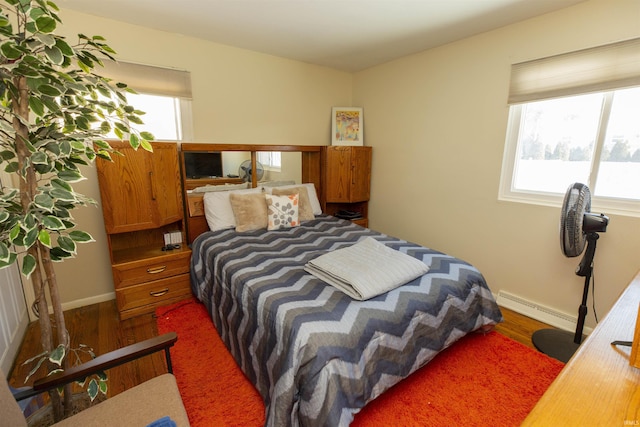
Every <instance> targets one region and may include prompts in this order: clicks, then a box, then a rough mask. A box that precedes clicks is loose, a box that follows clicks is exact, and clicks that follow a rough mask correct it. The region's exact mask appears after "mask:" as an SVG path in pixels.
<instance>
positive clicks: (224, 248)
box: [191, 215, 502, 427]
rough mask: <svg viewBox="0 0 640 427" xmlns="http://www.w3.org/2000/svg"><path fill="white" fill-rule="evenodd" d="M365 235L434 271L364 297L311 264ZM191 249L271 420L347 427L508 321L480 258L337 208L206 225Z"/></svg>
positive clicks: (221, 327) (217, 315)
mask: <svg viewBox="0 0 640 427" xmlns="http://www.w3.org/2000/svg"><path fill="white" fill-rule="evenodd" d="M367 237H373V238H375V239H376V240H378V241H379V242H382V243H384V244H385V245H386V246H388V247H390V248H393V249H395V250H398V251H400V252H402V253H405V254H408V255H410V256H412V257H414V258H417V259H419V260H421V261H422V262H424V263H425V264H426V265H428V266H429V269H428V272H427V273H426V274H424V275H422V276H420V277H418V278H417V279H415V280H413V281H411V282H409V283H407V284H405V285H403V286H399V287H397V288H395V289H393V290H391V291H389V292H386V293H384V294H381V295H378V296H376V297H373V298H371V299H368V300H365V301H359V300H356V299H352V298H351V297H349V296H348V295H347V294H345V293H343V292H341V291H340V290H338V289H337V288H335V287H333V286H331V285H329V284H327V283H325V282H323V281H321V280H320V279H318V278H316V277H315V276H313V275H311V274H309V273H308V272H306V271H305V269H304V266H305V264H306V263H307V262H309V261H310V260H313V259H315V258H317V257H319V256H321V255H323V254H326V253H328V252H330V251H334V250H337V249H340V248H345V247H348V246H350V245H354V244H355V243H357V242H359V241H361V240H363V239H366V238H367ZM192 249H193V256H192V261H191V262H192V265H191V278H192V280H191V282H192V285H191V286H192V289H193V293H194V294H195V295H196V296H197V298H198V299H199V300H200V301H201V302H202V303H204V304H205V305H206V307H207V309H208V311H209V313H210V315H211V318H212V320H213V323H214V324H215V327H216V329H217V330H218V333H219V334H220V336H221V337H222V340H223V341H224V343H225V344H226V346H227V348H228V349H229V351H230V353H231V354H232V355H233V357H234V358H235V360H236V361H237V363H238V365H239V366H240V367H241V369H242V371H243V372H244V373H245V375H246V376H247V377H248V378H249V379H250V380H251V381H252V383H253V384H254V385H255V387H256V389H257V390H258V392H259V393H260V395H261V396H262V398H263V400H264V403H265V408H266V425H267V426H274V427H276V426H277V427H281V426H347V425H349V424H350V423H351V421H352V420H353V417H354V415H355V414H356V413H357V412H358V411H360V410H361V409H362V408H363V407H364V406H365V405H366V404H367V403H368V402H370V401H371V400H373V399H375V398H376V397H377V396H379V395H380V394H381V393H383V392H384V391H385V390H387V389H389V388H390V387H391V386H393V385H394V384H396V383H398V382H399V381H401V380H402V379H403V378H406V377H407V376H409V375H410V374H411V373H412V372H414V371H416V370H417V369H418V368H420V367H422V366H424V365H425V364H427V363H428V362H429V361H430V360H431V359H433V357H434V356H435V355H436V354H438V353H439V352H440V351H442V350H444V349H445V348H447V347H448V346H450V345H451V344H453V343H454V342H455V341H457V340H458V339H459V338H461V337H462V336H464V335H465V334H467V333H470V332H472V331H477V330H487V329H490V328H492V327H493V326H494V325H495V324H496V323H498V322H500V321H502V315H501V313H500V310H499V308H498V306H497V305H496V303H495V300H494V299H493V296H492V294H491V292H490V290H489V288H488V287H487V284H486V282H485V279H484V278H483V276H482V275H481V274H480V272H479V271H478V270H477V269H475V268H474V267H473V266H471V265H469V264H468V263H466V262H464V261H462V260H460V259H457V258H455V257H452V256H449V255H446V254H443V253H441V252H438V251H435V250H432V249H428V248H425V247H422V246H419V245H416V244H413V243H409V242H406V241H402V240H398V239H396V238H393V237H390V236H387V235H384V234H380V233H377V232H375V231H372V230H369V229H366V228H362V227H360V226H357V225H354V224H352V223H351V222H350V221H346V220H340V219H337V218H334V217H331V216H327V215H321V216H318V217H316V219H315V220H310V221H305V222H303V223H302V224H301V225H300V226H299V227H295V228H289V229H282V230H276V231H266V230H257V231H250V232H245V233H238V232H236V231H235V230H234V229H227V230H219V231H216V232H211V231H210V232H206V233H204V234H202V235H200V236H199V237H198V238H197V239H196V240H195V241H194V242H193V245H192Z"/></svg>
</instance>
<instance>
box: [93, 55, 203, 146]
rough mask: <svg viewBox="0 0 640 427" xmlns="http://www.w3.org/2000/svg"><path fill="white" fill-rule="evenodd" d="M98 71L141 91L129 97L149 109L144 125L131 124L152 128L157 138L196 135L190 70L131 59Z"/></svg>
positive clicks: (133, 101)
mask: <svg viewBox="0 0 640 427" xmlns="http://www.w3.org/2000/svg"><path fill="white" fill-rule="evenodd" d="M97 72H98V74H100V75H102V76H104V77H108V78H111V79H113V80H114V81H120V82H125V83H126V84H127V85H128V86H129V87H131V88H133V89H134V90H135V91H136V92H138V93H137V94H127V101H128V103H129V104H130V105H132V106H134V107H135V108H136V109H137V110H141V111H144V112H145V114H144V115H143V116H142V117H141V118H142V121H143V122H144V125H136V124H132V125H131V127H133V128H136V129H138V130H145V131H148V132H151V133H152V134H153V136H154V137H155V139H156V140H157V141H184V140H191V139H193V130H192V125H191V123H192V119H191V77H190V73H189V72H187V71H182V70H174V69H170V68H162V67H153V66H148V65H141V64H133V63H128V62H117V63H114V62H105V67H104V69H103V70H97ZM110 136H115V135H110Z"/></svg>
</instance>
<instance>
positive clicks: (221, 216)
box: [202, 188, 262, 231]
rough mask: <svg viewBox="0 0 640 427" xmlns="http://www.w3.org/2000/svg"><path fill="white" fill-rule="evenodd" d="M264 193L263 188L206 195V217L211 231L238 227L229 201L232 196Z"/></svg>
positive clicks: (204, 201)
mask: <svg viewBox="0 0 640 427" xmlns="http://www.w3.org/2000/svg"><path fill="white" fill-rule="evenodd" d="M250 193H262V189H261V188H250V189H248V190H234V191H217V192H211V193H204V196H203V198H202V199H203V203H204V216H205V218H206V219H207V224H208V225H209V229H210V230H211V231H217V230H224V229H226V228H233V227H235V226H236V220H235V217H234V215H233V209H232V208H231V202H230V201H229V195H230V194H250Z"/></svg>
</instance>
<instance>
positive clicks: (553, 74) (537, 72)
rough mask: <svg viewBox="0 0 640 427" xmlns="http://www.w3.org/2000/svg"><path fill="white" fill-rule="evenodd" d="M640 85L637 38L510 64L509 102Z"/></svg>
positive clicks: (514, 102)
mask: <svg viewBox="0 0 640 427" xmlns="http://www.w3.org/2000/svg"><path fill="white" fill-rule="evenodd" d="M632 86H640V39H631V40H626V41H622V42H618V43H612V44H608V45H604V46H598V47H594V48H589V49H584V50H579V51H576V52H570V53H564V54H560V55H555V56H550V57H547V58H541V59H536V60H533V61H527V62H521V63H518V64H514V65H512V66H511V85H510V88H509V101H508V102H509V104H519V103H523V102H530V101H536V100H541V99H549V98H557V97H563V96H571V95H577V94H585V93H590V92H603V91H607V90H612V89H619V88H625V87H632Z"/></svg>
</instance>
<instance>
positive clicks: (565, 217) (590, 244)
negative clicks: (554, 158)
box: [531, 183, 609, 363]
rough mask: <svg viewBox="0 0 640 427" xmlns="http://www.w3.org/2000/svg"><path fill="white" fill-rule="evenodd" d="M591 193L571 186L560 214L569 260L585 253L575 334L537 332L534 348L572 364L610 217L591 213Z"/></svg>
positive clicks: (577, 185)
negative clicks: (601, 236) (602, 234)
mask: <svg viewBox="0 0 640 427" xmlns="http://www.w3.org/2000/svg"><path fill="white" fill-rule="evenodd" d="M590 210H591V192H590V191H589V187H587V186H586V185H584V184H581V183H575V184H572V185H571V186H569V188H568V189H567V192H566V194H565V196H564V202H563V203H562V212H561V215H560V248H561V249H562V253H563V254H564V255H565V256H566V257H577V256H579V255H580V254H581V253H582V252H583V251H584V248H585V246H586V247H587V251H586V252H585V254H584V256H583V258H582V261H580V265H578V268H577V269H576V274H577V275H578V276H580V277H584V290H583V292H582V303H581V304H580V308H579V311H578V323H577V324H576V332H575V334H573V333H571V332H568V331H561V330H558V329H542V330H539V331H536V332H534V333H533V336H532V337H531V340H532V341H533V345H534V346H535V347H536V348H537V349H538V350H539V351H541V352H543V353H545V354H547V355H549V356H551V357H554V358H556V359H558V360H560V361H562V362H565V363H566V362H568V361H569V359H570V358H571V356H573V353H575V351H576V350H577V349H578V347H579V346H580V343H581V342H582V338H583V336H582V330H583V328H584V321H585V318H586V316H587V296H588V294H589V283H590V282H591V274H592V273H593V256H594V255H595V252H596V241H597V240H598V237H599V236H598V232H605V231H607V225H608V224H609V217H607V216H606V215H604V214H595V213H591V212H590Z"/></svg>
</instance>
